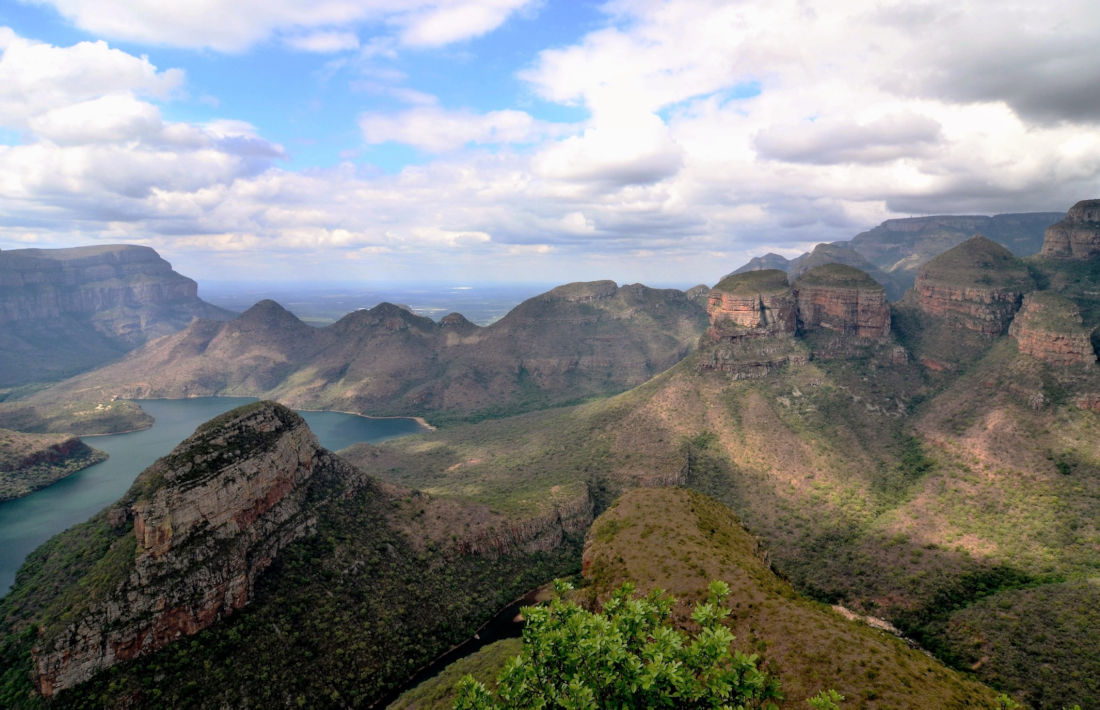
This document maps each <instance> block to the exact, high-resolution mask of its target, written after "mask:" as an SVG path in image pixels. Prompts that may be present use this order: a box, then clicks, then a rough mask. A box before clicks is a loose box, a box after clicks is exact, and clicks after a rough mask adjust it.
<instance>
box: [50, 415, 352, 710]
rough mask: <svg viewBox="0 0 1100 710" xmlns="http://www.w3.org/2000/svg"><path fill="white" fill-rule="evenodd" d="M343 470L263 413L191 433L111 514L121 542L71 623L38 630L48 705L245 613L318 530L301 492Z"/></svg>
mask: <svg viewBox="0 0 1100 710" xmlns="http://www.w3.org/2000/svg"><path fill="white" fill-rule="evenodd" d="M344 469H346V471H344V473H345V474H346V475H349V476H353V475H354V473H353V471H354V470H353V469H351V467H350V466H348V465H347V464H344V463H343V462H341V461H340V460H339V459H337V458H336V457H334V456H332V455H331V454H329V453H328V452H326V451H325V450H323V449H321V448H320V447H319V446H318V444H317V440H316V438H315V437H314V436H313V434H312V433H311V432H310V431H309V428H308V427H307V426H306V424H305V422H304V421H303V420H302V419H301V417H299V416H298V415H297V414H295V413H294V412H292V411H290V410H289V409H286V408H285V407H282V406H281V405H277V404H274V403H272V402H258V403H256V404H254V405H247V406H245V407H242V408H239V409H236V410H233V411H232V412H229V413H228V414H225V415H223V416H221V417H219V418H217V419H215V420H212V421H211V422H209V423H207V424H205V425H203V426H202V427H200V429H199V430H198V431H196V432H195V434H194V435H193V436H191V437H190V438H189V439H187V440H186V441H184V442H183V443H182V444H180V445H179V446H178V447H176V449H175V450H174V451H173V452H172V453H171V454H169V455H168V456H166V457H164V458H163V459H160V460H159V461H158V462H157V463H155V464H154V465H153V466H151V467H150V468H149V469H147V470H146V471H144V472H143V473H142V474H141V476H139V477H138V480H137V481H136V482H135V484H134V486H133V488H132V489H131V490H130V492H129V493H128V494H127V496H126V497H125V498H124V499H123V501H122V502H121V503H120V504H119V505H117V506H116V507H115V508H113V509H111V510H110V511H109V513H108V515H107V520H108V522H109V524H110V525H112V526H114V528H115V529H116V530H118V529H124V532H125V534H124V535H122V537H120V538H119V540H118V541H117V542H116V543H115V545H114V546H113V547H112V550H111V552H110V553H108V556H107V557H108V558H113V559H114V566H113V567H112V569H111V572H110V573H109V574H108V575H106V577H105V578H99V579H97V580H96V584H97V585H98V588H97V589H88V590H87V597H85V598H84V599H81V600H79V601H78V602H77V605H76V607H75V608H73V609H70V610H69V613H68V615H67V616H68V617H70V618H71V621H68V622H67V623H60V622H59V623H58V624H57V625H56V626H55V627H54V628H51V629H45V630H44V631H43V637H42V638H41V640H40V642H39V644H38V645H37V646H36V647H35V649H34V651H33V657H34V667H35V683H36V686H37V688H38V690H39V692H40V693H42V695H44V696H46V697H51V696H53V695H54V694H55V693H57V692H59V691H61V690H64V689H65V688H69V687H71V686H73V685H75V684H77V683H80V682H82V681H84V680H87V679H89V678H91V677H92V676H93V675H94V674H95V673H96V672H98V671H100V670H102V669H104V668H108V667H110V666H112V665H114V664H116V663H119V662H122V661H126V660H129V659H132V658H135V657H137V656H141V655H144V654H147V653H150V652H152V651H155V650H157V649H159V648H161V647H163V646H164V645H166V644H168V643H169V642H171V641H173V640H175V639H176V638H178V637H180V636H183V635H188V634H193V633H196V632H197V631H199V630H201V629H203V628H205V627H207V626H209V625H210V624H211V623H213V622H214V621H215V620H216V619H218V618H221V617H224V616H228V615H230V614H232V613H233V612H235V611H237V610H238V609H240V608H241V607H243V606H244V605H246V604H248V602H249V601H250V600H251V599H252V597H253V590H254V585H255V582H256V579H257V577H258V576H259V574H260V573H261V572H262V571H263V570H264V569H265V568H267V566H268V565H269V564H271V562H272V560H273V559H274V558H275V556H276V555H277V554H278V553H279V551H280V550H281V549H282V548H283V547H285V546H286V545H287V544H288V543H290V542H291V541H293V540H296V539H298V538H300V537H302V536H304V535H306V534H307V533H309V532H310V530H311V529H312V527H313V525H314V523H315V521H314V519H313V518H312V517H311V515H310V514H309V512H308V511H307V509H306V508H305V507H304V506H303V502H304V500H305V497H306V494H307V486H306V483H307V482H308V481H309V480H310V478H311V477H313V476H316V475H318V472H319V471H322V470H325V471H327V472H329V473H332V472H334V471H336V472H340V471H341V470H344ZM63 618H64V617H63Z"/></svg>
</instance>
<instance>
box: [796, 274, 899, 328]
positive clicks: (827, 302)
mask: <svg viewBox="0 0 1100 710" xmlns="http://www.w3.org/2000/svg"><path fill="white" fill-rule="evenodd" d="M797 297H798V313H799V317H800V319H801V321H802V327H803V328H804V329H806V330H812V329H815V328H825V329H826V330H832V331H835V332H837V333H843V334H846V335H854V336H855V337H857V338H870V339H875V340H880V339H882V338H885V337H887V336H888V335H889V334H890V306H889V305H887V303H886V291H884V290H883V289H881V288H880V289H863V288H840V287H834V286H803V287H800V288H799V289H798V291H797Z"/></svg>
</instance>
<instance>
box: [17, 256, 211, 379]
mask: <svg viewBox="0 0 1100 710" xmlns="http://www.w3.org/2000/svg"><path fill="white" fill-rule="evenodd" d="M229 315H230V314H228V313H227V312H225V311H223V310H221V309H219V308H216V307H214V306H211V305H210V304H208V303H205V302H204V301H202V300H201V299H199V298H198V293H197V286H196V284H195V282H194V281H192V280H191V279H189V278H186V277H184V276H181V275H179V274H177V273H176V272H175V271H173V270H172V267H171V265H170V264H169V263H168V262H167V261H165V260H164V259H162V258H160V256H159V255H158V254H157V253H156V252H155V251H153V250H152V249H150V248H148V247H142V246H134V245H125V244H114V245H104V246H94V247H76V248H72V249H15V250H9V251H4V252H0V324H2V326H3V328H2V329H0V385H10V384H17V383H20V382H26V381H33V380H36V379H46V378H53V377H57V376H62V375H66V374H71V373H72V372H73V371H76V370H81V369H87V368H89V367H94V366H95V365H98V364H101V363H102V362H104V361H106V360H110V359H114V358H117V357H118V356H120V355H121V354H122V353H124V352H126V351H127V350H129V349H131V348H133V347H135V346H137V345H140V344H142V343H144V342H146V341H148V340H150V339H152V338H155V337H158V336H161V335H166V334H168V333H172V332H175V331H177V330H179V329H181V328H183V327H184V326H186V325H187V324H188V323H190V322H191V321H192V320H193V319H194V318H196V317H202V318H214V319H220V318H227V317H228V316H229Z"/></svg>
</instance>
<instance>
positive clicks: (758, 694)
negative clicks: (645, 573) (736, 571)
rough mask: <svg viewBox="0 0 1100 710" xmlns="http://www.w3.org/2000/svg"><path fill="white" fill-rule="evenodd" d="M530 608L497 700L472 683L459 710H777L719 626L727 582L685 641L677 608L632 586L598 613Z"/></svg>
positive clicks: (828, 709) (830, 704) (825, 699)
mask: <svg viewBox="0 0 1100 710" xmlns="http://www.w3.org/2000/svg"><path fill="white" fill-rule="evenodd" d="M569 589H570V587H569V586H568V585H566V584H563V583H559V584H558V592H559V594H558V596H557V598H555V599H554V600H553V601H551V602H550V604H548V605H546V606H534V607H525V608H524V609H523V615H524V618H525V619H526V620H527V624H526V626H525V627H524V631H523V650H522V652H521V654H520V655H519V656H516V657H514V658H513V659H511V660H510V661H509V662H508V664H507V665H506V666H505V668H504V670H503V671H502V673H501V675H500V678H499V681H498V688H497V690H496V693H492V692H490V691H489V690H488V689H487V688H486V687H485V686H484V685H483V684H481V683H479V682H478V681H476V680H474V679H473V678H472V677H470V676H466V677H465V678H463V679H462V681H461V683H460V684H459V697H458V698H457V700H456V701H455V705H454V707H455V708H456V709H458V710H488V709H492V710H496V709H504V708H569V709H575V710H581V709H586V710H588V709H593V710H594V709H596V708H616V709H617V710H618V709H621V708H685V709H689V710H690V709H692V708H752V709H760V710H763V709H765V708H774V707H775V703H776V701H779V700H781V699H782V697H783V696H782V694H781V692H780V689H779V682H778V680H777V679H776V678H775V677H774V676H770V675H768V674H767V673H765V672H763V671H761V670H760V669H759V668H757V665H756V662H757V657H756V656H755V655H745V654H744V653H742V652H740V651H737V650H731V646H732V642H733V634H732V633H731V632H730V631H729V629H727V628H726V627H725V626H724V625H723V624H722V621H723V619H725V617H727V616H728V615H729V610H728V609H726V608H725V607H724V606H723V605H722V602H723V601H724V600H725V598H726V596H727V595H728V594H729V586H728V585H727V584H726V583H724V582H717V581H716V582H712V583H711V585H710V590H709V591H710V594H709V597H708V599H707V601H705V602H702V603H700V604H697V605H696V607H695V611H694V613H693V614H692V617H691V618H692V620H693V621H694V622H695V623H696V624H697V625H698V626H699V630H698V632H697V633H694V634H690V635H689V634H687V633H685V632H683V631H680V630H678V629H676V628H674V627H673V626H672V625H671V621H670V617H671V614H672V606H673V604H674V603H675V600H674V599H672V598H670V597H668V596H667V595H665V594H664V593H663V592H661V591H660V590H656V591H654V592H652V593H650V594H649V595H647V596H644V597H638V596H636V595H635V594H634V586H633V585H632V584H629V583H628V584H624V585H623V586H622V587H620V588H619V589H618V590H616V591H615V592H614V593H613V594H612V596H611V598H610V599H609V600H608V601H607V603H606V604H604V606H603V610H602V611H601V612H589V611H587V610H585V609H584V608H582V607H581V606H579V605H577V604H576V603H575V602H573V601H570V600H568V599H566V598H565V596H564V592H566V591H568V590H569ZM839 699H840V697H839V696H838V695H836V694H835V693H833V694H831V695H830V694H825V693H822V694H821V695H819V696H817V697H816V698H814V701H815V703H814V707H815V708H818V709H819V710H832V709H833V708H835V707H836V702H837V701H838V700H839Z"/></svg>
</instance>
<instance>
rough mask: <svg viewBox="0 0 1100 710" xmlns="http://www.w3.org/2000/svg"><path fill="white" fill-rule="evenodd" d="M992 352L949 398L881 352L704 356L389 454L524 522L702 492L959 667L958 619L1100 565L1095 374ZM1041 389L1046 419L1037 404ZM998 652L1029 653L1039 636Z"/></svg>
mask: <svg viewBox="0 0 1100 710" xmlns="http://www.w3.org/2000/svg"><path fill="white" fill-rule="evenodd" d="M975 357H976V358H977V363H976V364H974V365H972V366H971V367H970V369H969V370H967V374H965V375H963V376H962V377H961V378H958V379H957V381H956V382H955V383H954V384H953V385H951V386H950V387H947V388H946V389H943V390H942V391H940V393H939V394H938V395H937V394H936V392H937V389H936V388H941V387H943V386H944V383H945V381H944V378H945V377H946V376H945V375H935V376H931V377H933V379H926V378H927V377H929V376H928V375H925V374H924V373H923V372H922V371H921V370H920V368H918V367H917V366H915V365H912V364H907V365H891V364H889V361H888V360H885V359H883V358H882V357H881V356H880V355H877V354H872V355H870V356H868V357H867V358H865V359H863V360H855V361H848V362H831V363H818V364H814V363H811V364H810V365H807V366H802V367H795V368H788V369H786V370H784V371H782V372H780V373H777V374H776V375H774V376H770V377H768V378H766V379H764V380H758V381H749V382H745V381H741V382H733V381H730V380H728V379H727V378H725V377H724V376H722V375H721V374H717V373H703V374H700V373H696V372H695V371H694V369H693V363H692V361H691V359H690V358H689V360H687V361H685V362H683V363H681V364H680V365H678V366H677V367H675V368H673V369H672V370H670V371H668V372H666V373H663V374H662V375H660V376H658V377H656V378H654V379H653V380H651V381H650V382H648V383H646V384H645V385H643V386H641V387H639V388H636V389H634V390H631V391H629V392H627V393H624V394H621V395H618V396H616V397H612V398H610V399H607V400H602V401H599V402H593V403H590V404H587V405H583V406H580V407H574V408H569V409H564V410H554V411H548V412H541V413H538V414H535V415H527V416H525V417H520V418H512V419H506V420H501V421H496V422H487V423H484V424H481V425H477V426H470V427H456V428H454V429H451V430H447V431H439V432H436V433H434V434H431V435H428V436H425V437H421V438H419V439H417V440H415V441H414V440H406V441H400V440H399V441H395V442H391V443H389V444H387V445H386V446H384V447H382V449H381V450H380V451H378V450H375V451H373V452H372V454H373V455H375V456H377V457H378V461H379V464H380V465H379V468H380V470H381V471H383V472H384V473H385V475H387V476H390V477H392V478H394V479H395V480H398V481H400V482H402V483H405V484H407V485H411V486H425V487H427V488H429V489H430V490H431V491H432V492H433V493H435V494H437V495H442V496H472V497H473V498H474V499H476V500H479V501H481V502H483V503H485V504H487V505H489V506H491V507H494V508H496V509H497V510H499V511H501V512H503V513H506V514H511V515H516V516H521V515H525V514H528V513H530V512H533V511H535V510H538V509H540V507H541V505H542V504H543V502H544V500H545V498H544V497H545V496H546V495H547V494H549V493H551V492H553V491H555V490H557V491H561V490H563V489H565V488H567V487H568V486H570V485H580V484H581V482H583V481H588V482H589V485H591V487H592V488H593V489H594V490H607V491H609V492H611V493H613V492H615V491H617V490H620V489H623V488H627V487H631V486H634V485H638V484H649V483H668V482H672V481H682V482H685V483H686V484H687V485H688V486H691V487H693V488H696V489H698V490H701V491H703V492H706V493H708V494H710V495H712V496H714V497H716V498H718V499H719V500H721V501H723V502H724V503H726V504H728V505H729V506H730V507H731V508H733V510H734V511H735V512H736V513H737V515H738V516H739V517H740V518H741V519H742V520H743V521H744V522H745V523H746V524H747V525H748V527H749V528H750V529H751V530H752V531H753V532H754V533H755V534H758V535H760V536H761V537H762V538H763V539H764V540H765V542H766V544H767V546H768V547H769V549H770V550H771V551H772V558H773V560H774V562H775V564H776V566H777V568H778V569H780V570H781V571H782V572H783V573H785V574H786V575H788V576H789V577H790V579H791V580H792V582H794V584H795V586H796V587H797V588H798V589H799V590H800V591H802V592H804V593H810V594H812V595H814V596H816V597H817V598H820V599H827V600H839V601H843V602H844V603H845V604H846V605H848V606H851V607H855V608H857V609H860V610H863V611H866V612H870V613H874V614H875V615H878V616H885V617H887V618H890V619H892V620H894V621H895V622H896V623H901V624H904V625H905V628H906V629H907V630H908V631H909V632H910V633H913V634H916V635H918V636H920V638H921V640H922V642H923V643H925V644H927V645H929V646H932V647H934V648H936V649H937V652H939V653H941V654H944V655H945V656H948V657H950V655H951V653H950V651H949V649H948V647H947V646H948V642H947V637H946V636H945V632H944V631H943V628H944V626H943V624H944V621H945V618H946V617H949V616H950V614H952V613H954V612H956V611H959V610H962V609H965V608H966V607H967V606H968V605H970V604H972V603H973V602H976V601H978V600H981V599H985V598H990V597H991V595H997V594H1000V593H1005V592H1010V591H1011V590H1015V589H1021V588H1028V587H1033V586H1035V585H1039V584H1044V583H1050V582H1057V581H1059V580H1061V579H1083V578H1088V577H1090V576H1093V575H1095V570H1096V565H1097V562H1098V560H1100V545H1098V543H1097V540H1096V519H1095V510H1097V509H1098V508H1100V500H1098V499H1097V498H1098V486H1100V476H1098V472H1097V463H1098V461H1100V454H1098V452H1097V451H1096V450H1095V449H1096V447H1097V446H1100V429H1098V427H1100V422H1098V421H1097V418H1096V416H1095V415H1094V414H1091V413H1089V412H1086V411H1083V410H1080V409H1078V408H1076V407H1075V406H1074V405H1073V404H1072V402H1071V398H1070V397H1069V395H1068V394H1067V393H1069V392H1072V391H1077V390H1084V391H1087V390H1090V388H1094V379H1095V376H1094V374H1090V373H1088V372H1085V371H1082V372H1079V373H1074V372H1068V371H1067V372H1058V371H1055V370H1052V369H1051V368H1048V367H1046V366H1044V365H1042V364H1041V363H1038V362H1036V361H1034V360H1031V359H1030V358H1025V357H1020V356H1018V355H1017V354H1016V353H1015V347H1014V345H1013V344H1012V343H1011V341H1009V340H1007V339H1004V340H1002V341H1001V342H1000V343H999V344H998V345H997V346H996V347H994V348H993V349H992V350H990V351H989V352H988V353H986V354H985V355H984V356H980V357H978V354H975ZM936 378H938V379H936ZM948 384H950V382H949V381H948ZM1094 389H1097V390H1100V387H1095V388H1094ZM1036 392H1038V393H1042V394H1043V396H1044V398H1045V400H1044V401H1045V402H1046V405H1044V406H1043V407H1042V408H1040V409H1039V410H1033V409H1031V406H1030V405H1029V404H1028V402H1029V401H1034V398H1033V397H1032V395H1033V394H1034V393H1036ZM914 410H915V411H916V416H915V417H914V416H913V415H912V414H911V412H912V411H914ZM912 422H915V425H914V424H912ZM352 455H353V457H354V456H357V455H362V452H358V453H356V452H353V453H352ZM991 456H992V457H993V458H990V457H991ZM1067 467H1068V468H1067ZM1066 470H1069V471H1071V472H1072V474H1071V475H1066V474H1064V473H1062V472H1063V471H1066ZM1080 633H1081V631H1080V629H1077V628H1070V627H1057V628H1052V629H1050V630H1049V636H1050V637H1051V639H1057V640H1051V642H1050V643H1051V644H1052V645H1058V644H1065V645H1066V647H1071V646H1072V645H1073V644H1074V643H1075V639H1077V638H1078V637H1079V636H1080ZM989 643H990V644H992V645H993V646H994V647H995V648H998V649H1002V651H1000V652H1004V653H1015V652H1016V651H1013V650H1012V649H1019V648H1021V647H1026V645H1027V643H1029V639H1027V638H1026V637H1024V638H1016V637H1014V636H1013V635H1012V634H1011V633H1008V634H1005V635H1003V636H997V637H996V638H991V639H989ZM1083 662H1086V663H1094V664H1095V659H1093V660H1090V659H1083ZM992 668H993V665H992V664H988V665H986V666H983V667H982V668H979V673H982V674H983V677H985V678H987V679H989V680H991V681H993V682H995V683H999V684H1001V685H1003V686H1005V687H1010V688H1020V689H1022V690H1023V691H1024V692H1031V693H1035V692H1038V690H1037V686H1036V685H1035V682H1034V680H1033V679H1032V680H1029V679H1028V678H1027V677H1019V678H1015V677H1014V678H1010V677H1007V676H1004V675H1001V674H1000V672H999V671H996V672H995V671H994V670H992ZM1073 672H1075V671H1074V669H1070V668H1059V669H1056V670H1055V671H1054V673H1053V674H1054V676H1055V677H1065V678H1068V677H1069V675H1070V674H1072V673H1073ZM1089 672H1091V673H1094V674H1096V675H1100V665H1094V666H1092V667H1090V670H1089ZM1058 682H1059V681H1056V682H1055V683H1054V685H1051V684H1050V683H1046V682H1044V686H1045V687H1046V688H1047V690H1046V691H1045V693H1046V694H1045V696H1044V697H1047V698H1052V697H1066V698H1067V700H1071V701H1073V702H1076V700H1073V698H1072V695H1073V692H1074V691H1073V687H1072V685H1071V684H1070V683H1069V681H1068V680H1067V681H1066V683H1065V684H1063V685H1062V686H1061V687H1060V689H1058V688H1056V687H1055V686H1057V685H1058ZM1052 702H1053V701H1052ZM1046 706H1049V707H1057V706H1056V705H1053V704H1050V705H1046Z"/></svg>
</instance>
